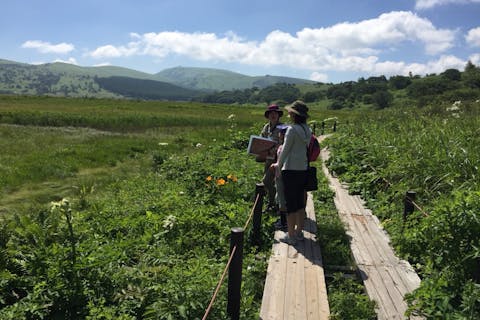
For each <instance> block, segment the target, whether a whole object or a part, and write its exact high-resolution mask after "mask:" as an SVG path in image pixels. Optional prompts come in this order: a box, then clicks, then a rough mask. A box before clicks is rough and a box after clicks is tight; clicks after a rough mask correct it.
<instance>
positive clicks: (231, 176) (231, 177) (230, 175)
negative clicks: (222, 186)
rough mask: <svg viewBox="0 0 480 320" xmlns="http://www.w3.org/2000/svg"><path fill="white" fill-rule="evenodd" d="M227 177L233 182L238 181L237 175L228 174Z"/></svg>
mask: <svg viewBox="0 0 480 320" xmlns="http://www.w3.org/2000/svg"><path fill="white" fill-rule="evenodd" d="M227 179H230V180H232V181H233V182H237V181H238V179H237V177H235V176H234V175H233V174H229V175H228V176H227Z"/></svg>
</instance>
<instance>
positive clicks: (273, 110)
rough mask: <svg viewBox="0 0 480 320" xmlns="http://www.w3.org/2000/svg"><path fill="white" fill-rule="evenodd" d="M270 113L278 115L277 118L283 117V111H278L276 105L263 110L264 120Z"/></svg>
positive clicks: (278, 108)
mask: <svg viewBox="0 0 480 320" xmlns="http://www.w3.org/2000/svg"><path fill="white" fill-rule="evenodd" d="M270 112H276V113H278V117H279V118H280V117H281V116H283V111H282V110H281V109H280V107H279V106H278V105H276V104H271V105H269V106H268V107H267V110H265V113H264V116H265V118H267V119H268V115H269V114H270Z"/></svg>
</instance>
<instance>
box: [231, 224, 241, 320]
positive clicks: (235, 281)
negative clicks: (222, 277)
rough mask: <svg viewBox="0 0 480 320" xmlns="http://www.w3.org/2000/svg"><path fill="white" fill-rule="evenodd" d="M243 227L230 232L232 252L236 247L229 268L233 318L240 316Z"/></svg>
mask: <svg viewBox="0 0 480 320" xmlns="http://www.w3.org/2000/svg"><path fill="white" fill-rule="evenodd" d="M243 233H244V230H243V228H240V227H236V228H232V230H231V233H230V254H232V251H233V250H234V248H235V253H234V254H233V257H232V261H231V263H230V267H229V269H228V303H227V313H228V315H229V316H230V319H231V320H238V319H239V318H240V288H241V286H242V264H243Z"/></svg>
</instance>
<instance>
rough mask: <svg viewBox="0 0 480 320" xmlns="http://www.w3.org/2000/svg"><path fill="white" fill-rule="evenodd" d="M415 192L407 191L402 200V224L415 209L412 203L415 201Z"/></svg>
mask: <svg viewBox="0 0 480 320" xmlns="http://www.w3.org/2000/svg"><path fill="white" fill-rule="evenodd" d="M415 196H416V192H415V191H411V190H409V191H407V193H406V194H405V200H404V209H403V222H404V223H405V221H406V220H407V216H408V215H409V214H411V213H412V212H413V211H414V210H415V207H414V206H413V201H414V200H415Z"/></svg>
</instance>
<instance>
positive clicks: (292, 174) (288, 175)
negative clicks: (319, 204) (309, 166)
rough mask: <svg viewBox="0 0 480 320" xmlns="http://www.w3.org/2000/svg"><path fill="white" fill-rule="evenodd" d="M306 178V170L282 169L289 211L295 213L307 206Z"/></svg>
mask: <svg viewBox="0 0 480 320" xmlns="http://www.w3.org/2000/svg"><path fill="white" fill-rule="evenodd" d="M306 178H307V171H306V170H305V171H302V170H282V179H283V185H284V190H285V201H286V204H287V213H293V212H295V211H298V210H300V209H303V208H305V181H306Z"/></svg>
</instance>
